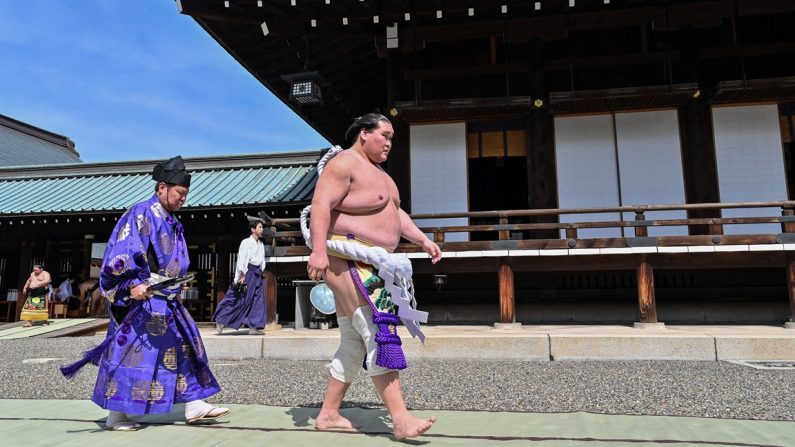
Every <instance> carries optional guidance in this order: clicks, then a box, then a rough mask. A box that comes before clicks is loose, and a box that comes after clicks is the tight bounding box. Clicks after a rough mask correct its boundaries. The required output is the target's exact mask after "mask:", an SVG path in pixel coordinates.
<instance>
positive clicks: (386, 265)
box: [301, 146, 428, 343]
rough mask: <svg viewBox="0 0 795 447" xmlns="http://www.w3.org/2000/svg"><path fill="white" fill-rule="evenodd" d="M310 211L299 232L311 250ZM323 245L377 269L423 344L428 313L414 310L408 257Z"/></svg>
mask: <svg viewBox="0 0 795 447" xmlns="http://www.w3.org/2000/svg"><path fill="white" fill-rule="evenodd" d="M342 150H343V149H342V148H341V147H339V146H334V147H333V148H331V149H330V150H329V151H328V152H326V155H324V156H323V158H322V159H320V162H318V164H317V173H318V176H320V174H322V173H323V168H325V167H326V163H328V161H329V160H330V159H331V158H332V157H334V156H335V155H337V154H338V153H340V152H342ZM311 210H312V205H308V206H307V207H306V208H304V209H303V211H301V233H302V234H303V236H304V240H305V241H306V245H307V246H308V247H309V248H310V249H311V248H312V235H311V233H310V231H309V225H307V218H308V217H309V213H310V211H311ZM326 247H327V248H328V249H329V250H333V251H335V252H337V253H339V254H342V255H344V256H346V257H348V258H350V259H354V260H356V261H360V262H364V263H366V264H370V265H372V266H374V267H375V268H376V269H378V276H379V277H380V278H381V279H383V280H384V288H385V289H386V290H387V291H388V292H389V293H390V294H391V295H392V302H393V303H394V304H396V305H397V306H398V313H397V315H398V317H400V320H401V321H402V322H403V324H404V325H405V326H406V329H408V331H409V333H410V334H411V336H412V337H419V339H420V341H422V342H423V343H425V334H423V333H422V330H420V323H427V322H428V312H423V311H420V310H417V300H416V298H414V282H413V281H412V279H411V276H412V273H413V270H412V268H411V261H409V260H408V258H406V257H404V256H400V255H397V254H394V253H389V252H387V251H386V250H384V249H383V248H381V247H368V246H366V245H362V244H360V243H358V242H354V241H331V240H327V241H326Z"/></svg>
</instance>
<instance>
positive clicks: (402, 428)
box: [392, 413, 436, 441]
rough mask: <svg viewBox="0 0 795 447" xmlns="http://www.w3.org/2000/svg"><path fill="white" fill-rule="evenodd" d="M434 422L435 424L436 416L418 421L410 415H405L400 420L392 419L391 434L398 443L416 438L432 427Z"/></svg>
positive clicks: (418, 419)
mask: <svg viewBox="0 0 795 447" xmlns="http://www.w3.org/2000/svg"><path fill="white" fill-rule="evenodd" d="M434 422H436V416H431V417H429V418H428V419H420V418H416V417H414V416H412V415H411V414H410V413H406V415H405V416H403V417H401V418H398V419H395V418H394V417H393V418H392V433H393V434H394V435H395V439H397V440H398V441H400V440H401V439H406V438H416V437H417V436H420V435H422V434H423V433H425V432H426V431H428V430H429V429H430V428H431V427H432V426H433V423H434Z"/></svg>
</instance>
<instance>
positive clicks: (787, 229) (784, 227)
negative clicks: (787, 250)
mask: <svg viewBox="0 0 795 447" xmlns="http://www.w3.org/2000/svg"><path fill="white" fill-rule="evenodd" d="M781 216H782V217H786V218H788V219H792V218H793V217H795V210H793V209H792V208H784V209H783V210H781ZM781 231H783V232H784V233H795V222H784V223H783V224H781Z"/></svg>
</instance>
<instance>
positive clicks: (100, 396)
mask: <svg viewBox="0 0 795 447" xmlns="http://www.w3.org/2000/svg"><path fill="white" fill-rule="evenodd" d="M147 253H150V255H152V254H154V255H156V256H157V261H158V262H157V265H159V266H160V271H159V272H158V273H159V274H161V275H164V276H168V277H178V276H181V275H184V274H185V273H186V272H187V270H188V265H189V259H188V250H187V245H186V244H185V238H184V236H183V234H182V225H181V224H180V223H179V221H177V220H176V219H174V218H173V217H172V216H171V214H170V213H169V212H168V211H166V210H165V209H164V208H163V207H162V205H161V204H160V202H159V200H158V198H157V196H153V197H152V198H151V199H149V200H146V201H144V202H140V203H137V204H135V205H133V207H132V208H131V209H130V210H128V211H127V212H126V213H125V214H124V215H123V216H122V217H121V218H120V219H119V222H118V223H117V224H116V227H115V228H114V229H113V233H111V236H110V240H109V241H108V247H107V249H106V250H105V256H104V259H103V261H102V270H101V274H100V281H99V283H100V288H101V290H102V295H103V296H104V297H105V298H107V299H108V300H109V301H110V303H111V304H113V305H114V306H129V308H130V309H129V312H128V313H127V315H126V316H125V317H124V319H123V320H122V321H119V322H117V321H115V320H114V318H113V316H112V315H111V322H110V326H109V327H108V337H112V338H113V339H112V340H110V343H109V344H108V347H107V349H106V350H105V351H104V353H103V355H102V359H101V361H100V363H99V373H98V375H97V382H96V385H95V387H94V394H93V397H92V399H91V400H92V401H93V402H94V403H96V404H97V405H99V406H100V407H102V408H105V409H108V410H115V411H121V412H124V413H128V414H149V413H167V412H170V411H171V406H172V405H173V404H174V403H179V402H190V401H192V400H196V399H204V398H206V397H209V396H212V395H213V394H216V393H218V392H219V391H220V390H221V388H220V387H219V386H218V382H216V380H215V377H214V376H213V375H212V373H211V372H210V368H209V365H208V363H207V355H206V353H205V351H204V345H203V343H202V339H201V335H200V334H199V330H198V329H197V327H196V323H194V321H193V319H192V318H191V316H190V314H189V313H188V311H187V309H185V307H184V306H183V305H182V303H181V302H180V301H179V300H178V299H176V298H174V297H172V299H167V298H166V297H163V296H158V295H155V296H153V297H152V298H150V299H147V300H142V301H137V300H133V299H132V298H131V297H130V296H129V295H130V288H132V287H135V286H137V285H139V284H141V283H142V282H144V281H145V280H147V279H148V278H149V273H150V267H149V263H148V262H147V261H148V259H147V256H148V255H147ZM164 292H165V293H166V294H169V293H175V294H178V293H179V289H176V290H168V289H167V290H165V291H164Z"/></svg>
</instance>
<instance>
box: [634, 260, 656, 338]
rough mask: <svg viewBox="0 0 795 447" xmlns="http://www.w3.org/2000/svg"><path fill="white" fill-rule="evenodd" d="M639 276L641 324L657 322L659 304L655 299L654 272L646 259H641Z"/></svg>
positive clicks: (639, 316)
mask: <svg viewBox="0 0 795 447" xmlns="http://www.w3.org/2000/svg"><path fill="white" fill-rule="evenodd" d="M637 276H638V320H639V322H641V323H656V322H657V302H656V300H655V298H654V270H653V269H652V267H651V264H649V262H648V260H647V259H646V257H645V256H644V257H641V258H640V259H639V263H638V267H637Z"/></svg>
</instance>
